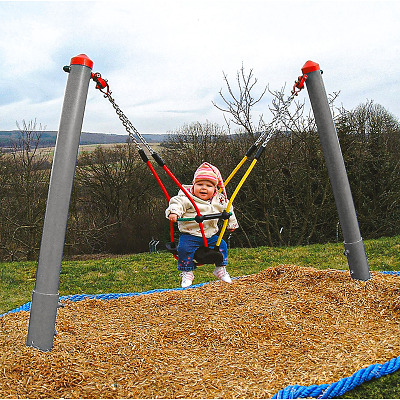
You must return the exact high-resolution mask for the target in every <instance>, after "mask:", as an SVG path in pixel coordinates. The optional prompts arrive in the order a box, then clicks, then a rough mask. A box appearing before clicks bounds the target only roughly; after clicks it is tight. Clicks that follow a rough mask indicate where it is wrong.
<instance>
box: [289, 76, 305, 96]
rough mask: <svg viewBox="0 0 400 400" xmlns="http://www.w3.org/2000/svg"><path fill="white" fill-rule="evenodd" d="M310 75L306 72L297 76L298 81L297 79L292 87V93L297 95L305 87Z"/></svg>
mask: <svg viewBox="0 0 400 400" xmlns="http://www.w3.org/2000/svg"><path fill="white" fill-rule="evenodd" d="M307 78H308V76H307V75H306V74H303V75H301V76H299V77H298V78H297V81H295V83H294V85H293V89H292V95H294V96H297V95H298V94H299V92H300V91H301V90H302V89H304V84H305V83H306V80H307Z"/></svg>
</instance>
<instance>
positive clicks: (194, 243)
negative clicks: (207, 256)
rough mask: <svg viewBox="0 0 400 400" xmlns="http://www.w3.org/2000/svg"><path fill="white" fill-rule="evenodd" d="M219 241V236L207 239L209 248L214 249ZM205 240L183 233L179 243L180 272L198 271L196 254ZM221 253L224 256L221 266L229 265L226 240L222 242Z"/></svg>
mask: <svg viewBox="0 0 400 400" xmlns="http://www.w3.org/2000/svg"><path fill="white" fill-rule="evenodd" d="M217 240H218V235H214V236H211V237H210V238H207V242H208V247H210V249H213V248H214V246H215V245H216V243H217ZM203 245H204V242H203V238H201V237H198V236H193V235H190V234H188V233H181V234H180V236H179V243H178V247H177V250H178V270H179V271H194V270H195V269H196V263H195V262H194V260H193V258H194V252H195V251H196V250H197V249H198V248H199V247H200V246H203ZM219 251H220V252H221V253H222V255H223V256H224V260H223V261H222V264H221V266H225V265H228V246H227V245H226V242H225V241H224V240H221V243H220V245H219Z"/></svg>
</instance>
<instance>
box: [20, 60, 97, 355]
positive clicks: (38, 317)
mask: <svg viewBox="0 0 400 400" xmlns="http://www.w3.org/2000/svg"><path fill="white" fill-rule="evenodd" d="M92 67H93V62H92V61H91V60H90V59H89V58H88V57H87V56H86V55H84V54H80V55H78V56H76V57H74V58H72V59H71V65H70V66H69V67H68V72H69V75H68V81H67V86H66V90H65V97H64V104H63V109H62V113H61V119H60V126H59V131H58V135H57V141H56V147H55V152H54V158H53V166H52V170H51V176H50V185H49V192H48V197H47V204H46V213H45V218H44V225H43V232H42V240H41V244H40V253H39V260H38V266H37V271H36V282H35V288H34V290H33V293H32V303H31V311H30V316H29V327H28V335H27V340H26V345H27V346H32V347H35V348H37V349H39V350H42V351H49V350H51V349H52V347H53V339H54V334H55V324H56V317H57V308H58V305H59V303H58V300H59V294H58V288H59V283H60V272H61V262H62V257H63V251H64V244H65V235H66V230H67V222H68V214H69V206H70V201H71V193H72V186H73V181H74V175H75V168H76V160H77V155H78V148H79V141H80V135H81V129H82V123H83V115H84V111H85V105H86V99H87V92H88V87H89V81H90V78H91V71H92Z"/></svg>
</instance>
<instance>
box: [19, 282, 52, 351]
mask: <svg viewBox="0 0 400 400" xmlns="http://www.w3.org/2000/svg"><path fill="white" fill-rule="evenodd" d="M59 297H60V296H59V294H58V293H57V294H45V293H39V292H36V291H35V290H34V291H33V293H32V303H31V311H30V316H29V327H28V336H27V339H26V345H27V346H31V347H34V348H36V349H39V350H41V351H50V350H51V349H52V348H53V340H54V335H55V325H56V317H57V308H58V300H59ZM33 305H34V307H33Z"/></svg>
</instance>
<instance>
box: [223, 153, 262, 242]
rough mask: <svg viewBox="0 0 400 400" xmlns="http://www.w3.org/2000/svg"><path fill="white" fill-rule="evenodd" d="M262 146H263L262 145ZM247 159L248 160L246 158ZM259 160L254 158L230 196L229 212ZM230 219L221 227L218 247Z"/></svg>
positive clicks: (227, 207)
mask: <svg viewBox="0 0 400 400" xmlns="http://www.w3.org/2000/svg"><path fill="white" fill-rule="evenodd" d="M261 148H262V147H261ZM261 148H260V149H261ZM245 161H246V160H245ZM257 161H258V160H257V158H254V160H253V161H252V163H251V164H250V166H249V168H247V171H246V173H245V174H244V175H243V177H242V179H241V180H240V182H239V184H238V185H237V187H236V189H235V191H234V192H233V193H232V196H231V198H230V200H229V202H228V205H227V206H226V212H227V213H229V211H230V209H231V207H232V203H233V200H235V197H236V195H237V194H238V192H239V190H240V188H241V187H242V186H243V183H244V182H245V180H246V179H247V177H248V176H249V174H250V172H251V170H252V169H253V168H254V165H256V163H257ZM243 162H244V161H243ZM228 221H229V219H226V220H225V221H224V224H223V225H222V229H221V232H220V233H219V236H218V240H217V243H216V244H215V246H216V247H218V246H219V245H220V244H221V241H222V238H223V236H224V233H225V231H226V227H227V226H228Z"/></svg>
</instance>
